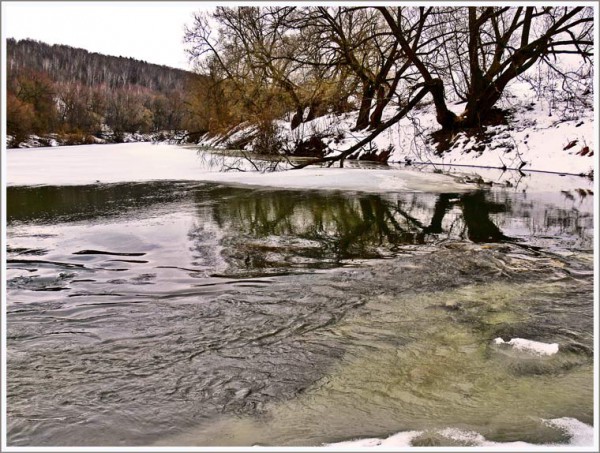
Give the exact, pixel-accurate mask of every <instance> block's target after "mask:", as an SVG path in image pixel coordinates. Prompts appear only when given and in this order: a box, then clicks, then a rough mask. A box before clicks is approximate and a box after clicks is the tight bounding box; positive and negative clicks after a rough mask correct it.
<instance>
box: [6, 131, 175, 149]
mask: <svg viewBox="0 0 600 453" xmlns="http://www.w3.org/2000/svg"><path fill="white" fill-rule="evenodd" d="M183 134H184V133H183V132H181V133H177V132H174V131H159V132H152V133H146V134H141V133H138V132H135V133H132V132H125V133H123V134H115V133H114V132H112V131H110V130H108V131H106V132H105V133H103V134H99V135H90V134H44V135H35V134H32V135H30V136H28V137H27V138H26V139H25V140H23V141H19V142H16V139H15V137H13V136H11V135H7V136H6V146H7V148H9V149H13V148H46V147H56V146H77V145H100V144H117V143H139V142H154V143H156V142H169V141H170V140H173V139H177V138H181V137H183Z"/></svg>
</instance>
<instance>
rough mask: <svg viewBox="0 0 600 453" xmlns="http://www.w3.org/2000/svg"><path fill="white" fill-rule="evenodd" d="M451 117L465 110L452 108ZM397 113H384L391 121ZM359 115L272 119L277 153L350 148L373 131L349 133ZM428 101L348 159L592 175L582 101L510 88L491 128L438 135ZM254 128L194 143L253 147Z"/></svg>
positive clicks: (588, 110)
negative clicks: (292, 125)
mask: <svg viewBox="0 0 600 453" xmlns="http://www.w3.org/2000/svg"><path fill="white" fill-rule="evenodd" d="M451 107H452V108H453V110H454V111H460V110H462V105H460V104H455V105H453V106H451ZM395 113H396V107H390V108H388V109H387V110H386V111H385V112H384V117H383V120H384V121H385V120H387V119H389V118H391V117H392V116H393V115H394V114H395ZM357 115H358V112H357V111H354V112H349V113H345V114H342V115H336V114H328V115H325V116H322V117H319V118H316V119H314V120H313V121H309V122H306V123H303V124H301V125H300V126H299V127H297V128H296V129H294V130H292V129H291V128H290V122H289V121H277V123H276V126H277V137H276V139H277V140H278V141H280V142H281V146H282V149H285V150H288V151H289V152H290V153H294V150H297V149H298V148H299V144H302V146H303V151H305V152H306V151H307V145H306V144H307V143H309V142H310V141H311V140H312V142H313V145H312V148H310V147H308V148H310V149H308V152H309V153H312V154H313V155H321V156H333V155H336V154H338V153H340V152H342V151H344V150H346V149H349V148H350V147H351V146H353V145H354V144H356V143H358V142H359V141H360V140H362V139H364V138H365V137H367V136H368V135H369V134H370V133H371V132H372V131H369V130H363V131H353V127H354V124H355V123H356V119H357ZM439 130H440V127H439V125H438V124H437V122H436V119H435V108H434V106H433V104H432V103H431V102H429V103H423V104H421V105H419V106H417V108H416V109H415V110H414V111H413V112H412V113H411V114H410V115H408V116H406V117H405V118H403V119H402V120H401V121H400V122H398V123H396V124H395V125H393V126H391V127H390V128H389V129H387V130H386V131H384V132H382V133H381V134H380V135H379V136H377V137H376V138H375V139H374V140H373V141H372V142H371V143H370V144H369V145H368V146H366V147H363V148H362V149H360V150H359V151H358V152H356V153H354V154H353V155H352V156H351V158H353V159H358V160H378V161H386V162H388V163H404V164H409V165H410V164H415V163H428V164H432V165H455V166H459V165H460V166H477V167H491V168H497V169H514V170H531V171H546V172H557V173H561V174H572V175H582V176H589V177H593V173H594V165H595V160H596V159H594V151H595V145H596V141H595V137H596V136H597V135H598V134H597V132H596V128H595V124H594V110H593V105H592V104H591V103H590V104H587V103H586V102H585V101H582V100H581V99H573V98H572V97H569V96H562V97H561V96H559V94H555V93H554V92H553V93H552V95H551V96H550V95H549V93H547V92H546V91H544V90H540V89H536V88H535V87H533V86H532V85H531V84H529V83H526V82H515V83H513V84H512V85H511V86H510V87H509V89H507V92H506V94H505V96H504V97H503V98H502V100H501V101H500V102H499V104H498V118H497V121H496V122H495V124H488V125H483V126H482V127H481V128H478V129H477V130H471V131H467V132H458V133H456V134H441V133H440V131H439ZM256 135H257V131H256V128H255V127H253V126H250V125H239V126H237V127H235V128H233V129H231V130H230V131H229V132H228V133H226V134H224V135H217V136H209V135H205V136H204V137H202V139H201V140H200V141H199V143H198V144H199V145H200V146H203V147H207V148H217V149H240V148H241V149H245V150H248V151H252V150H254V149H255V148H256Z"/></svg>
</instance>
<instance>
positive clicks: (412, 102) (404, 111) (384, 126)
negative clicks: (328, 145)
mask: <svg viewBox="0 0 600 453" xmlns="http://www.w3.org/2000/svg"><path fill="white" fill-rule="evenodd" d="M429 90H430V89H429V87H428V86H424V87H423V88H421V90H420V91H419V92H418V93H417V94H416V95H415V97H414V98H412V99H411V100H410V101H409V102H408V104H406V105H405V106H404V108H403V109H402V110H400V111H399V112H398V113H396V114H395V115H394V116H393V117H392V118H390V119H389V120H387V121H386V122H384V123H382V124H380V125H379V126H378V127H377V128H376V129H375V130H374V131H373V132H371V133H370V134H369V135H367V136H366V137H365V138H363V139H362V140H361V141H359V142H358V143H356V144H355V145H353V146H351V147H350V148H348V149H347V150H345V151H342V152H341V153H340V154H337V155H335V156H329V157H322V158H319V159H314V160H310V161H308V162H304V163H302V164H298V165H294V166H293V168H292V170H298V169H300V168H304V167H308V166H309V165H315V164H321V163H325V162H329V166H331V165H333V163H334V162H340V164H341V165H343V161H344V159H346V158H347V157H348V156H349V155H350V154H352V153H353V152H355V151H357V150H359V149H360V148H362V147H363V146H365V145H366V144H367V143H369V142H371V141H372V140H374V139H375V137H377V136H378V135H379V134H381V133H382V132H383V131H385V130H386V129H388V128H389V127H390V126H393V125H394V124H396V123H397V122H398V121H400V120H401V119H402V118H404V117H405V116H406V115H407V114H408V113H409V112H410V111H411V110H412V109H413V108H414V107H415V106H416V105H417V104H418V103H419V101H420V100H421V99H423V98H424V97H425V95H426V94H427V93H428V92H429Z"/></svg>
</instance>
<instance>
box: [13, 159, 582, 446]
mask: <svg viewBox="0 0 600 453" xmlns="http://www.w3.org/2000/svg"><path fill="white" fill-rule="evenodd" d="M90 165H91V163H90ZM557 178H558V177H557ZM589 185H590V184H589V183H586V182H585V180H582V183H581V186H574V187H573V188H572V189H570V190H564V191H563V192H561V191H555V192H553V191H544V192H530V191H526V192H525V193H524V192H522V191H521V190H519V189H518V188H514V187H512V188H506V189H503V190H479V189H478V190H472V191H467V192H462V191H461V192H443V193H424V192H389V193H384V194H375V193H360V192H354V193H347V192H339V191H302V190H294V191H291V190H275V189H268V188H263V189H260V188H248V187H231V186H225V185H219V184H214V183H205V182H201V181H181V180H180V181H169V180H162V181H147V182H144V181H137V182H120V183H114V184H101V183H99V184H86V185H73V184H68V185H42V186H31V185H21V186H17V185H11V186H10V187H8V193H7V202H8V206H7V216H8V225H7V241H8V245H7V273H6V281H7V288H8V293H7V308H6V310H7V317H8V332H7V352H8V379H7V383H8V385H7V401H8V414H7V415H8V419H7V421H8V443H9V445H15V446H18V445H40V446H42V445H44V446H53V445H54V446H59V445H131V446H134V445H198V446H206V445H254V444H260V445H305V446H308V445H321V444H324V443H329V442H336V441H342V440H348V439H353V438H357V437H373V436H376V437H382V436H387V435H390V434H392V433H395V432H400V431H408V430H419V431H424V432H425V434H423V435H422V436H421V437H420V438H419V439H417V440H416V441H415V442H416V444H417V445H448V444H449V443H448V442H449V441H448V439H444V438H440V437H439V436H438V435H437V434H436V432H437V431H436V430H439V429H443V428H447V427H455V428H460V429H467V430H472V431H476V432H478V433H481V434H482V435H484V436H485V437H486V438H487V439H491V440H496V441H501V442H508V441H515V440H522V441H528V442H533V443H549V442H567V441H568V436H567V435H566V434H565V433H564V432H562V431H561V430H558V429H552V428H550V427H548V426H547V425H544V424H543V422H542V420H543V419H554V418H560V417H572V418H576V419H577V420H580V421H582V422H584V423H587V424H592V422H593V380H592V377H593V338H592V332H593V251H592V248H593V216H592V211H593V193H592V192H591V190H590V187H589ZM497 337H502V338H504V339H505V340H509V339H510V338H527V339H531V340H537V341H542V342H546V343H559V345H560V349H559V352H558V354H556V355H553V356H538V355H535V354H528V353H523V352H519V351H515V350H512V349H510V348H507V347H501V346H498V345H495V344H494V342H493V339H494V338H497Z"/></svg>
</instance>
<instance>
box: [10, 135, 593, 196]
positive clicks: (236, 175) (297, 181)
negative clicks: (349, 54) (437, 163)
mask: <svg viewBox="0 0 600 453" xmlns="http://www.w3.org/2000/svg"><path fill="white" fill-rule="evenodd" d="M211 159H212V155H207V154H205V153H199V152H198V149H197V148H196V147H191V146H189V147H188V146H186V147H182V146H176V145H167V144H150V143H127V144H106V145H82V146H67V147H53V148H30V149H9V150H7V151H6V162H7V173H6V174H7V180H6V184H7V185H65V184H67V185H85V184H98V183H102V184H109V183H118V182H131V181H152V180H163V181H164V180H171V181H206V182H217V183H224V184H246V185H253V186H263V187H280V188H288V189H318V190H351V191H363V192H378V193H386V192H393V191H431V192H462V191H465V190H472V189H475V188H477V187H481V184H480V181H481V178H480V177H479V176H478V175H481V177H482V178H483V180H485V181H486V182H487V183H486V184H484V185H483V187H487V188H489V187H494V188H495V187H499V188H502V189H503V190H508V191H519V192H522V191H527V192H553V193H554V192H558V191H576V192H574V193H575V195H574V196H575V198H577V197H578V195H577V194H580V195H582V194H585V195H590V194H591V193H592V189H593V188H594V183H593V181H591V180H590V179H588V178H581V177H578V176H564V177H559V176H557V175H549V174H544V173H528V174H526V175H521V174H519V173H518V172H514V171H513V172H510V171H509V172H504V173H502V172H500V171H498V170H489V169H488V170H485V169H467V168H458V167H456V168H449V169H446V168H445V169H444V171H446V170H450V174H452V175H453V176H449V175H447V174H438V173H435V172H433V170H434V168H433V167H432V166H426V167H423V168H420V167H419V166H410V167H405V166H404V165H392V166H390V167H385V166H375V168H369V169H365V168H352V167H353V166H352V165H347V168H344V169H340V168H320V167H308V168H305V169H302V170H290V171H285V172H275V173H259V172H252V171H246V172H235V171H234V172H222V171H221V170H222V168H223V167H222V164H223V159H227V157H223V156H217V158H216V162H214V161H211ZM492 183H493V185H491V186H490V184H492ZM587 198H590V197H589V196H587Z"/></svg>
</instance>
